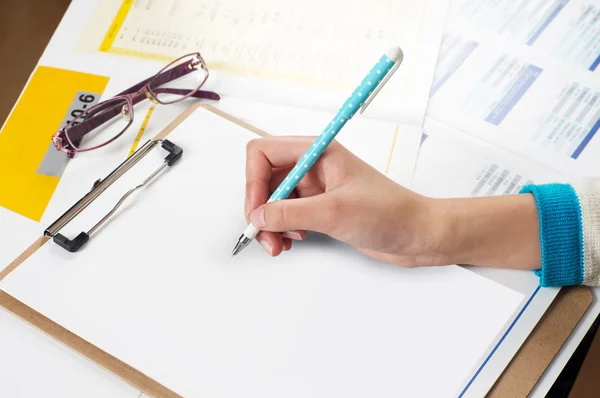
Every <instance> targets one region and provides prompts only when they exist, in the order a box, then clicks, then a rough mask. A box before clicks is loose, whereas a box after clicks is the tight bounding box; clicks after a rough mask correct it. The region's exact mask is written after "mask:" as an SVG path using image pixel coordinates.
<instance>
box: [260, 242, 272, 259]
mask: <svg viewBox="0 0 600 398" xmlns="http://www.w3.org/2000/svg"><path fill="white" fill-rule="evenodd" d="M260 244H261V245H262V247H264V248H265V250H266V251H267V253H269V256H272V255H273V246H271V244H270V243H269V242H267V241H266V240H264V239H263V240H262V241H261V242H260Z"/></svg>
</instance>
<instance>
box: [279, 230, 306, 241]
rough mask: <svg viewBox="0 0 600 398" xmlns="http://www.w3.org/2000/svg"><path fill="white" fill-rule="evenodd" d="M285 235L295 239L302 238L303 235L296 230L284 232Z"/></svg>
mask: <svg viewBox="0 0 600 398" xmlns="http://www.w3.org/2000/svg"><path fill="white" fill-rule="evenodd" d="M283 236H284V237H285V238H289V239H293V240H302V235H300V234H299V233H298V232H294V231H286V232H284V233H283Z"/></svg>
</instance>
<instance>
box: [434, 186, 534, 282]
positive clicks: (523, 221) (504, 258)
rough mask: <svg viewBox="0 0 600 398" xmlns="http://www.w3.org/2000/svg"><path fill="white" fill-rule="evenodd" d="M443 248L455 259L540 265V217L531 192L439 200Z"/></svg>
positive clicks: (525, 266)
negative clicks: (527, 193) (526, 193)
mask: <svg viewBox="0 0 600 398" xmlns="http://www.w3.org/2000/svg"><path fill="white" fill-rule="evenodd" d="M433 208H434V214H435V215H434V217H435V218H436V219H437V220H438V221H437V222H436V224H437V229H438V234H437V236H438V237H437V238H436V241H438V242H439V243H438V244H439V251H440V252H441V253H443V255H444V257H446V258H447V259H448V260H449V262H451V263H454V264H470V265H482V266H489V267H502V268H518V269H529V270H533V269H538V268H540V266H541V256H540V236H539V220H538V212H537V208H536V202H535V199H534V198H533V196H532V195H511V196H498V197H483V198H466V199H436V200H434V205H433Z"/></svg>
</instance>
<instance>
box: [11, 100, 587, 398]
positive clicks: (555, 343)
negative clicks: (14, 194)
mask: <svg viewBox="0 0 600 398" xmlns="http://www.w3.org/2000/svg"><path fill="white" fill-rule="evenodd" d="M197 108H204V109H205V110H208V111H210V112H212V113H214V114H216V115H218V116H220V117H223V118H225V119H227V120H229V121H231V122H233V123H235V124H237V125H239V126H241V127H243V128H245V129H247V130H249V131H252V132H253V133H255V134H257V135H259V136H261V137H268V136H270V134H268V133H266V132H264V131H262V130H260V129H258V128H256V127H254V126H252V125H251V124H248V123H246V122H243V121H241V120H239V119H237V118H235V117H233V116H231V115H229V114H227V113H225V112H223V111H221V110H218V109H216V108H214V107H212V106H210V105H205V104H197V105H192V106H191V107H189V108H188V109H186V110H185V111H184V112H183V113H182V114H181V115H179V116H178V117H177V118H176V119H175V120H173V121H172V122H171V123H170V124H169V125H168V126H167V127H165V129H164V130H162V131H161V132H160V133H159V134H157V135H156V136H155V137H154V138H153V139H163V138H165V137H167V136H168V135H169V134H170V133H171V132H172V131H173V130H174V129H175V128H176V127H177V126H178V125H179V124H181V123H182V122H183V121H184V120H185V119H186V118H187V117H188V116H190V115H191V114H192V113H193V112H194V110H196V109H197ZM48 240H49V238H48V237H45V236H42V237H40V238H38V239H37V240H36V241H35V242H33V244H31V246H29V247H28V248H27V249H26V250H25V251H24V252H23V253H22V254H21V255H19V256H18V257H17V258H16V259H15V260H14V261H13V262H12V263H10V264H9V265H8V267H6V268H5V269H4V270H2V271H1V272H0V281H1V280H2V279H4V278H5V277H6V276H7V275H8V274H9V273H11V272H12V271H14V270H15V269H16V268H17V267H18V266H19V265H20V264H21V263H23V262H24V261H25V260H27V259H28V258H29V257H30V256H31V255H32V254H33V253H35V251H36V250H38V249H39V248H40V247H42V246H43V245H44V244H45V243H46V242H47V241H48ZM591 303H592V294H591V292H590V290H589V288H586V287H573V288H564V289H562V290H561V292H560V293H559V295H558V296H557V298H556V299H555V300H554V302H553V304H552V305H551V306H550V308H548V310H547V311H546V313H545V314H544V316H543V317H542V319H541V320H540V322H539V323H538V325H537V326H536V327H535V328H534V330H533V332H532V333H531V334H530V336H529V338H528V339H527V340H526V341H525V343H524V344H523V345H522V347H521V348H520V350H519V351H518V352H517V354H516V355H515V357H514V358H513V359H512V361H511V362H510V364H509V365H508V367H507V368H506V369H505V371H504V372H503V373H502V375H501V376H500V377H499V378H498V380H497V381H496V383H495V384H494V386H493V387H492V389H491V390H490V392H489V393H488V395H487V396H488V397H507V396H510V397H526V396H527V395H528V394H529V393H530V392H531V390H532V389H533V387H534V386H535V384H536V383H537V381H538V380H539V378H540V377H541V375H542V374H543V372H544V371H545V370H546V368H547V367H548V365H549V364H550V362H551V361H552V359H553V358H554V356H555V355H556V353H557V352H558V351H559V350H560V348H561V347H562V345H563V344H564V343H565V341H566V340H567V338H568V337H569V335H570V334H571V332H572V331H573V329H574V328H575V326H577V324H578V323H579V321H580V320H581V318H582V317H583V315H584V314H585V312H586V310H587V309H588V307H589V306H590V305H591ZM0 306H2V307H3V308H5V309H6V310H8V311H10V312H11V313H13V314H14V315H16V316H18V317H19V318H21V319H23V320H24V321H26V322H28V323H29V324H31V325H32V326H34V327H36V328H37V329H39V330H41V331H42V332H43V333H45V334H47V335H48V336H50V337H52V338H53V339H55V340H57V341H59V342H61V343H62V344H64V345H66V346H67V347H69V348H70V349H72V350H74V351H76V352H77V353H79V354H81V355H83V356H85V357H87V358H88V359H90V360H91V361H93V362H95V363H96V364H98V365H100V366H101V367H103V368H105V369H106V370H108V371H110V372H112V373H114V374H115V375H116V376H118V377H120V378H121V379H122V380H124V381H125V382H127V383H128V384H130V385H131V386H133V387H135V388H136V389H139V390H140V391H142V392H143V393H145V394H147V395H149V396H152V397H156V398H162V397H165V398H166V397H169V398H170V397H180V395H178V394H176V393H175V392H173V391H171V390H170V389H168V388H167V387H165V386H163V385H162V384H160V383H158V382H157V381H155V380H153V379H152V378H150V377H148V376H146V375H145V374H143V373H142V372H140V371H138V370H137V369H135V368H133V367H132V366H129V365H128V364H126V363H124V362H123V361H121V360H120V359H118V358H116V357H114V356H112V355H110V354H108V353H106V352H105V351H103V350H101V349H99V348H98V347H96V346H95V345H93V344H92V343H90V342H88V341H86V340H84V339H82V338H81V337H79V336H77V335H76V334H74V333H72V332H71V331H69V330H67V329H66V328H64V327H62V326H61V325H59V324H57V323H56V322H54V321H52V320H51V319H49V318H47V317H45V316H44V315H42V314H40V313H39V312H37V311H35V310H34V309H32V308H31V307H28V306H27V305H25V304H24V303H22V302H21V301H19V300H17V299H16V298H14V297H12V296H11V295H9V294H8V293H6V292H4V291H3V290H0Z"/></svg>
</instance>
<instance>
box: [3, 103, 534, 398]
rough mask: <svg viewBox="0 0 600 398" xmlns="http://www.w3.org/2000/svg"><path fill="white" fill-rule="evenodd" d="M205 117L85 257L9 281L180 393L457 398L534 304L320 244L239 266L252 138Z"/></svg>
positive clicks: (483, 284) (152, 162)
mask: <svg viewBox="0 0 600 398" xmlns="http://www.w3.org/2000/svg"><path fill="white" fill-rule="evenodd" d="M196 112H197V113H195V114H194V115H193V116H191V117H190V118H189V119H188V120H186V121H185V122H184V123H183V124H181V125H180V126H179V127H178V128H177V129H176V130H175V131H174V132H173V133H172V134H171V135H170V136H169V137H168V139H169V140H172V141H173V142H174V143H176V144H177V145H179V146H181V147H182V148H183V149H184V154H183V158H182V159H181V161H180V163H178V164H176V165H175V166H173V168H171V169H168V170H166V171H165V172H164V173H163V174H162V175H160V176H159V177H158V179H157V180H155V181H154V182H153V183H152V184H151V185H150V186H149V187H147V189H145V190H142V191H141V192H139V194H138V195H136V196H135V197H134V198H133V199H134V200H133V201H131V202H128V203H127V204H125V205H124V206H123V208H121V209H120V210H119V211H118V212H117V214H116V216H115V217H114V218H112V219H111V220H110V221H109V222H108V223H107V224H106V225H105V226H103V227H102V228H101V229H100V230H99V231H98V232H97V233H96V234H95V235H93V236H92V239H91V240H90V241H89V242H88V243H87V245H86V246H85V247H84V248H83V249H82V250H81V251H80V252H78V253H75V254H73V253H68V252H66V251H65V250H64V249H62V248H60V247H58V246H57V245H56V244H54V243H52V242H49V243H48V244H46V245H45V246H44V247H42V248H41V249H39V250H38V251H37V252H36V253H35V254H34V255H32V256H31V257H30V258H29V259H28V260H27V261H26V262H25V263H23V264H22V265H21V266H20V267H19V268H18V269H17V270H15V271H14V272H13V273H11V274H10V275H9V276H8V277H7V278H6V279H4V280H3V281H2V283H1V285H0V287H1V288H2V289H3V290H5V291H6V292H8V293H9V294H11V295H13V296H15V297H16V298H18V299H19V300H22V301H23V302H25V303H26V304H28V305H29V306H31V307H33V308H34V309H36V310H37V311H40V312H41V313H43V314H44V315H46V316H48V317H49V318H51V319H53V320H54V321H56V322H58V323H59V324H61V325H63V326H64V327H66V328H68V329H70V330H71V331H72V332H74V333H76V334H78V335H79V336H81V337H82V338H84V339H86V340H87V341H89V342H91V343H92V344H95V345H96V346H98V347H100V348H102V349H103V350H105V351H107V352H108V353H110V354H112V355H114V356H116V357H118V358H120V359H121V360H123V361H125V362H126V363H128V364H130V365H132V366H134V367H135V368H137V369H138V370H140V371H141V372H143V373H145V374H146V375H148V376H150V377H152V378H154V379H155V380H157V381H158V382H160V383H162V384H164V385H165V386H167V387H169V388H171V389H172V390H174V391H175V392H177V393H179V394H181V395H183V396H211V397H239V396H242V395H244V396H247V395H255V396H262V397H281V396H286V397H290V396H291V397H294V396H298V397H304V396H313V397H331V396H345V397H364V396H378V397H398V396H435V397H454V396H456V395H457V391H459V390H461V389H462V388H463V387H464V385H463V382H464V380H466V379H468V378H469V377H470V376H471V374H472V372H473V368H474V366H475V365H476V364H477V363H478V362H479V361H480V359H481V356H482V353H483V352H485V351H486V350H487V349H488V348H489V346H490V345H491V344H492V343H493V342H494V341H495V340H496V338H497V335H498V333H499V332H500V331H501V330H502V329H503V328H504V327H505V324H506V322H507V321H508V320H509V319H511V317H512V316H513V314H514V312H515V310H516V309H517V308H518V306H519V305H520V303H521V302H522V299H523V295H522V294H520V293H518V292H516V291H515V290H513V289H510V288H507V287H505V286H503V285H502V284H499V283H497V282H494V281H492V280H489V279H486V278H483V277H481V276H479V275H477V274H475V273H472V272H469V271H468V270H465V269H463V268H461V267H457V266H447V267H435V268H416V269H406V268H401V267H396V266H391V265H386V264H382V263H379V262H376V261H373V260H370V259H368V258H366V257H364V256H363V255H361V254H359V253H358V252H356V251H355V250H353V249H352V248H350V247H347V246H346V245H343V244H340V243H339V242H336V241H333V240H331V239H329V238H327V237H324V236H320V235H314V234H311V235H310V236H309V238H308V239H307V240H306V241H305V242H297V244H296V243H295V244H294V248H293V249H292V251H291V252H287V253H284V255H282V256H280V257H278V258H275V259H274V258H270V257H269V256H268V255H266V254H265V253H264V251H263V250H261V248H260V247H259V245H258V244H257V243H253V244H252V245H251V246H249V247H248V248H247V249H246V250H245V251H244V252H243V254H242V255H241V256H240V257H236V258H235V259H232V260H228V257H229V253H230V250H231V245H232V244H233V243H234V241H235V239H236V238H237V237H238V236H239V233H240V231H241V230H242V229H243V228H244V227H245V222H244V217H243V202H244V200H243V198H244V182H243V181H244V161H245V156H244V154H245V146H246V143H247V141H248V140H250V139H252V138H253V137H254V136H253V135H252V134H249V133H247V132H245V131H244V130H243V129H241V128H240V127H238V126H236V125H234V124H233V123H231V122H229V121H225V120H223V119H220V118H219V117H217V116H215V115H213V114H211V113H208V112H207V111H204V110H198V111H196ZM164 156H165V154H164V153H163V152H162V151H161V150H159V149H156V150H153V151H152V152H151V153H150V154H149V155H148V156H147V157H146V158H144V159H143V160H142V161H140V162H139V163H138V164H136V166H134V168H132V169H131V170H130V171H129V172H127V174H126V175H125V176H124V177H122V178H121V179H120V180H119V181H118V182H117V183H115V184H114V185H113V186H111V187H110V188H109V189H108V190H107V191H106V192H105V193H104V194H103V195H102V196H101V197H100V198H99V199H98V201H95V202H94V203H93V204H92V205H90V207H88V208H87V209H86V210H85V211H84V212H83V213H82V214H81V215H80V216H78V217H77V219H76V220H75V221H74V222H73V223H72V224H69V226H68V227H67V228H65V231H64V233H65V234H66V235H69V236H72V235H73V234H75V233H78V232H79V231H81V230H86V226H87V227H88V228H89V226H90V225H93V223H95V221H97V220H98V218H99V217H101V216H102V215H103V214H105V211H106V210H107V209H109V208H110V207H111V206H112V205H113V204H114V203H115V201H116V200H117V199H118V198H119V197H120V196H121V195H122V194H123V192H124V191H126V190H127V189H129V188H130V187H131V186H133V185H135V184H136V183H138V182H139V181H141V180H143V179H144V178H145V177H147V175H148V174H149V172H151V171H153V170H154V169H155V168H156V167H157V165H158V164H160V162H161V161H162V159H163V158H164ZM84 166H85V163H74V164H73V168H74V169H75V168H77V167H84ZM72 174H73V175H75V174H77V173H76V171H75V170H74V171H73V173H72ZM69 175H71V174H69ZM69 175H67V176H66V177H65V178H66V180H65V181H63V184H61V186H60V187H59V190H60V189H68V188H69V183H70V181H69V180H68V178H69ZM316 211H318V209H316ZM441 330H443V333H440V331H441ZM424 369H426V371H424ZM432 379H435V381H436V382H435V383H431V380H432Z"/></svg>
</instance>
